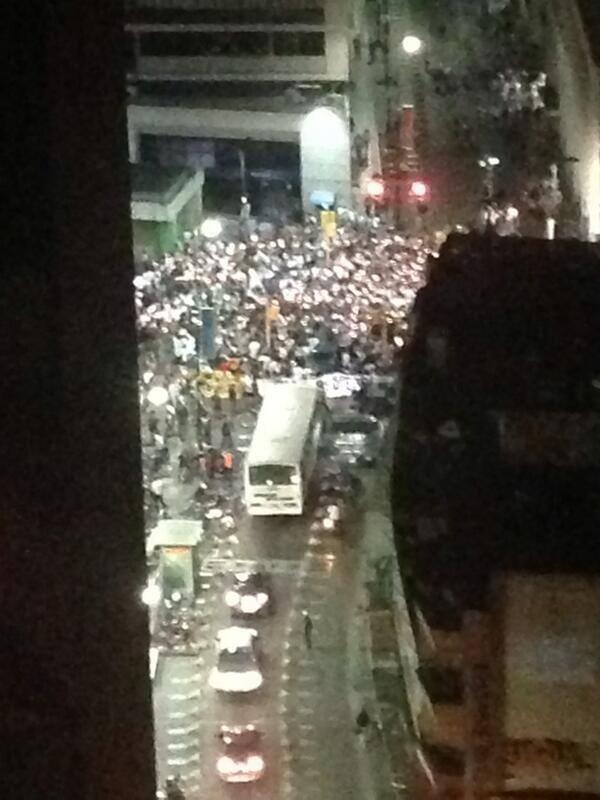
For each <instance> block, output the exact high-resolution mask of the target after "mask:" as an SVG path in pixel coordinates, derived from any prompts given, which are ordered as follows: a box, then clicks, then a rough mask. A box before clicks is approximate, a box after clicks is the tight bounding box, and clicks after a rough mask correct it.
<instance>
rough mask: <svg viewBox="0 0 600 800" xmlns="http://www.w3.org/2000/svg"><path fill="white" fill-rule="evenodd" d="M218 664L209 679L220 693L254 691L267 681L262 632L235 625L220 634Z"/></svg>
mask: <svg viewBox="0 0 600 800" xmlns="http://www.w3.org/2000/svg"><path fill="white" fill-rule="evenodd" d="M216 647H217V664H216V666H215V667H213V669H212V670H211V672H210V676H209V679H208V682H209V684H210V686H211V687H212V688H213V689H216V690H217V691H218V692H253V691H255V690H256V689H259V688H260V687H261V686H262V683H263V676H262V673H261V671H260V665H259V649H258V631H256V630H255V629H254V628H242V627H238V626H235V625H234V626H232V627H230V628H223V630H221V631H219V633H218V634H217V637H216Z"/></svg>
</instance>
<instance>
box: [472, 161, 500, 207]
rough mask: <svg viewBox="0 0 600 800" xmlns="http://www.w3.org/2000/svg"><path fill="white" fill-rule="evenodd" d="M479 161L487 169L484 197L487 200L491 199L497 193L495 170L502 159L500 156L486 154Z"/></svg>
mask: <svg viewBox="0 0 600 800" xmlns="http://www.w3.org/2000/svg"><path fill="white" fill-rule="evenodd" d="M477 163H478V164H479V166H480V167H481V169H483V170H485V173H484V179H483V190H484V197H485V199H486V200H491V199H492V198H493V197H494V194H495V193H496V186H495V183H496V182H495V170H496V167H498V166H499V165H500V159H499V158H498V156H490V155H486V156H483V158H480V159H479V161H478V162H477Z"/></svg>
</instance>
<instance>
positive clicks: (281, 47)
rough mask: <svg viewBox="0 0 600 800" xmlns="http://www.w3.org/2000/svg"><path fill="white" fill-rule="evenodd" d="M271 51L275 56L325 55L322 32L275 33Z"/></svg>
mask: <svg viewBox="0 0 600 800" xmlns="http://www.w3.org/2000/svg"><path fill="white" fill-rule="evenodd" d="M273 52H274V53H275V55H276V56H323V55H325V34H324V33H302V32H299V31H298V32H290V33H275V34H274V35H273Z"/></svg>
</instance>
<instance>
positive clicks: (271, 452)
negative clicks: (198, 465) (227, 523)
mask: <svg viewBox="0 0 600 800" xmlns="http://www.w3.org/2000/svg"><path fill="white" fill-rule="evenodd" d="M320 396H321V395H320V390H319V389H318V388H317V387H316V386H311V385H306V384H304V385H303V384H294V383H269V384H267V385H265V387H264V391H263V403H262V406H261V409H260V413H259V415H258V420H257V423H256V428H255V430H254V436H253V437H252V443H251V445H250V449H249V451H248V454H247V457H246V463H245V466H244V491H245V500H246V509H247V511H248V513H249V514H252V515H253V516H259V515H263V516H264V515H269V514H302V510H303V507H304V496H305V494H306V490H307V488H308V484H309V482H310V478H311V475H312V472H313V470H314V467H315V464H316V461H317V449H318V446H319V438H320V436H321V429H322V427H323V404H322V403H321V401H320Z"/></svg>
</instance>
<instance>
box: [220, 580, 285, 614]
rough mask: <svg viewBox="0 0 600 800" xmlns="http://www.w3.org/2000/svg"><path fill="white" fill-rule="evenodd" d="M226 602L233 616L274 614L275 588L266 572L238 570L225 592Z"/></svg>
mask: <svg viewBox="0 0 600 800" xmlns="http://www.w3.org/2000/svg"><path fill="white" fill-rule="evenodd" d="M225 604H226V605H227V606H228V608H229V609H230V610H231V615H232V616H233V617H254V616H260V615H263V616H264V615H267V614H272V613H273V610H274V601H273V590H272V586H271V579H270V576H269V575H267V574H266V573H265V572H238V573H235V574H234V575H233V583H232V585H231V586H230V588H229V589H227V591H226V592H225Z"/></svg>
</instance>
